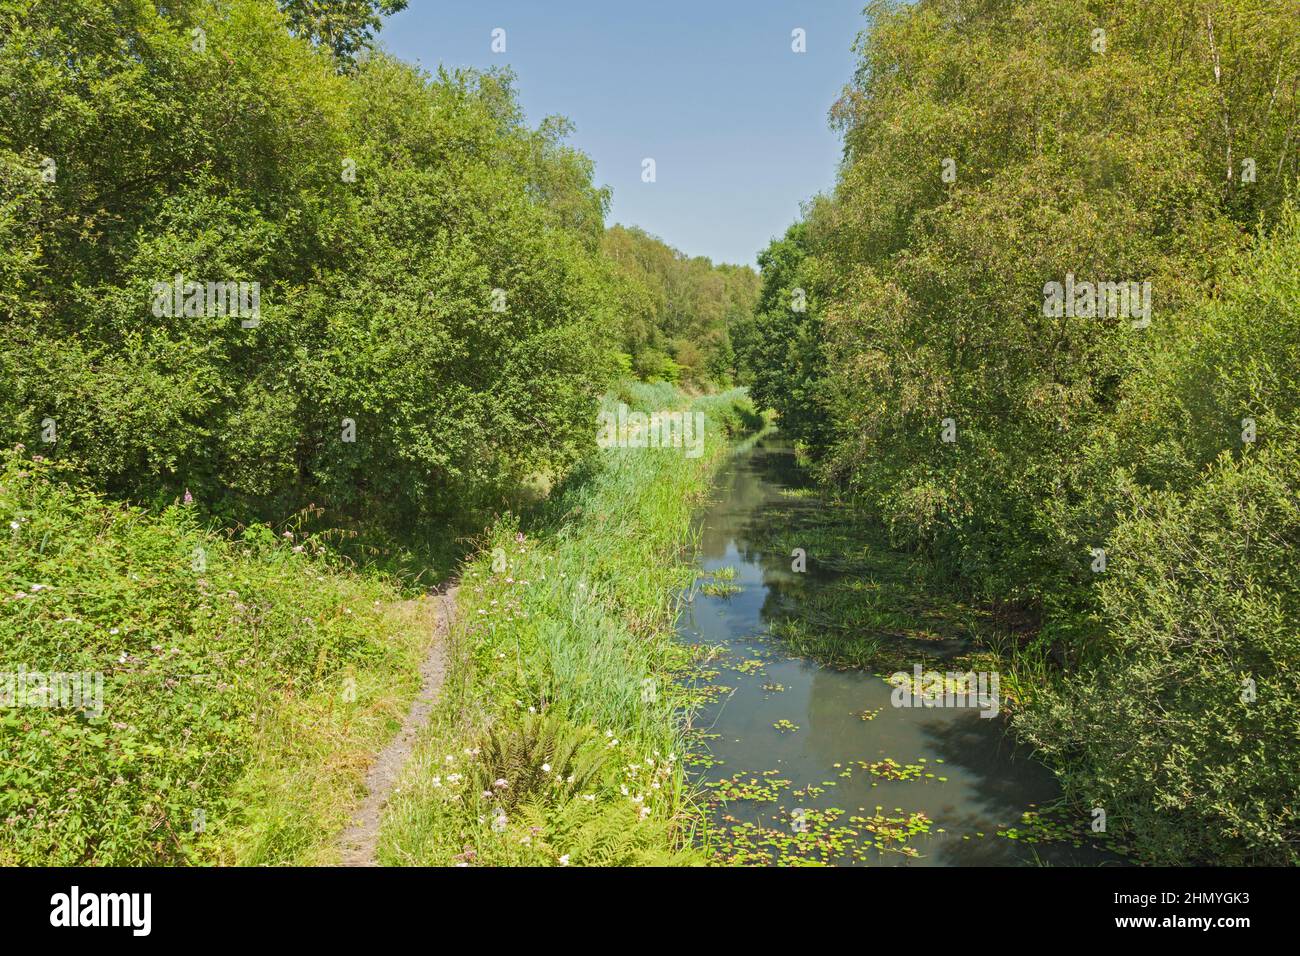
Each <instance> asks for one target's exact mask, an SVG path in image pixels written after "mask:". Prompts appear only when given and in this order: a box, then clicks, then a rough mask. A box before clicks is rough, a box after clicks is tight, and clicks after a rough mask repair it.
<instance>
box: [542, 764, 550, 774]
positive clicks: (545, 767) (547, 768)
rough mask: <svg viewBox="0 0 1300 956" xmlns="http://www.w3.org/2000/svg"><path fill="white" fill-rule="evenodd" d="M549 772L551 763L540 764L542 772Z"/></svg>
mask: <svg viewBox="0 0 1300 956" xmlns="http://www.w3.org/2000/svg"><path fill="white" fill-rule="evenodd" d="M550 772H551V765H550V764H549V763H544V764H542V773H550Z"/></svg>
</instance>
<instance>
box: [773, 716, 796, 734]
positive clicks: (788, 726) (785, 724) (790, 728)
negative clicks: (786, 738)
mask: <svg viewBox="0 0 1300 956" xmlns="http://www.w3.org/2000/svg"><path fill="white" fill-rule="evenodd" d="M772 726H773V727H775V728H776V729H777V730H779V731H781V733H783V734H785V733H794V732H795V731H796V730H798V729H799V725H798V724H795V723H791V722H790V721H788V720H786V719H785V718H784V717H782V718H781V719H780V720H778V721H777V722H776V723H774V724H773V725H772Z"/></svg>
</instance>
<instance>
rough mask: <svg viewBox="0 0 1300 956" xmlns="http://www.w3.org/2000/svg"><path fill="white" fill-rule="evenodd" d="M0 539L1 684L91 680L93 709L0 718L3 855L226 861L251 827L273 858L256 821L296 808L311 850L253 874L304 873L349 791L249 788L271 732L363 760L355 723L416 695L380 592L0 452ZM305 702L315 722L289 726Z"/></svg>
mask: <svg viewBox="0 0 1300 956" xmlns="http://www.w3.org/2000/svg"><path fill="white" fill-rule="evenodd" d="M0 527H2V528H3V535H4V537H5V539H6V544H5V547H4V548H3V549H0V585H2V586H3V591H4V597H3V598H2V599H0V674H4V675H13V674H16V673H17V672H18V671H19V670H20V669H22V668H25V669H26V670H27V671H29V672H33V671H35V672H40V673H43V674H55V673H90V674H100V675H102V705H103V706H102V712H101V713H100V715H99V716H94V714H93V713H83V712H82V711H80V710H75V709H71V708H67V707H43V706H35V705H32V704H31V702H30V701H28V702H27V705H26V706H13V707H8V706H7V707H4V708H0V752H3V753H4V754H5V759H4V761H3V762H0V856H10V857H12V859H14V860H16V861H17V862H20V863H27V864H39V865H69V866H70V865H87V864H94V865H119V866H122V865H141V864H176V863H205V862H231V861H232V860H235V859H238V858H239V856H240V853H241V852H245V851H246V847H245V845H244V844H245V843H246V842H247V841H245V840H243V839H241V838H240V835H241V834H242V833H243V832H244V831H245V830H247V829H248V828H249V827H253V826H256V827H258V828H259V829H260V830H261V831H262V839H264V840H267V841H270V842H272V843H274V842H275V839H276V837H275V829H276V827H275V824H274V822H273V820H271V821H268V820H267V819H266V816H267V814H271V815H272V816H274V814H276V813H279V812H280V811H282V810H283V809H284V807H286V806H293V807H295V808H296V816H297V818H298V825H299V826H300V827H303V828H305V829H306V830H307V831H308V832H309V833H310V838H309V840H307V841H305V842H303V841H299V843H298V844H297V845H296V847H295V848H294V850H293V852H291V853H289V854H288V855H280V856H275V855H272V856H271V857H270V858H269V859H263V860H262V861H261V862H278V863H288V862H295V861H299V862H301V861H302V860H303V859H309V860H310V859H314V857H312V856H310V855H307V854H308V853H309V852H314V851H315V850H316V849H317V847H318V846H319V843H320V841H321V840H322V839H328V835H329V833H330V832H331V831H330V829H329V828H330V827H331V826H332V825H335V824H338V823H340V822H341V821H339V820H337V819H336V818H331V816H330V813H331V812H333V811H332V810H331V808H330V807H329V805H328V804H329V802H330V801H331V800H332V801H334V802H344V803H346V802H350V801H351V798H352V791H351V789H350V788H351V787H352V786H355V784H356V782H357V781H356V780H354V779H344V778H343V777H338V776H331V772H332V771H330V770H329V768H327V767H322V766H321V765H319V764H318V765H317V766H316V767H315V769H314V770H312V771H311V773H310V774H308V775H307V776H306V777H303V778H299V779H300V780H302V782H304V783H309V784H310V785H309V786H308V787H307V789H306V791H305V792H296V793H292V794H287V795H286V794H276V793H275V792H273V791H268V790H267V789H266V788H265V787H263V786H261V785H260V784H259V782H258V780H256V779H253V778H249V779H245V777H246V775H247V774H250V773H253V772H254V771H258V769H259V767H267V766H270V765H271V763H272V762H273V759H272V758H273V756H274V755H271V754H268V749H270V748H269V743H270V737H271V736H272V735H275V734H285V735H286V736H292V738H293V739H294V741H295V745H296V746H299V747H301V746H304V745H308V744H309V743H310V742H311V741H314V740H315V739H316V738H317V737H318V736H319V734H320V733H321V732H322V731H321V729H320V726H327V727H329V728H331V729H330V730H329V733H330V734H331V735H332V737H331V740H330V744H331V747H332V748H333V751H334V753H335V754H336V755H338V754H341V753H343V751H344V750H345V749H346V748H349V747H351V746H352V745H353V743H354V740H353V738H354V737H355V736H356V735H357V734H358V733H361V732H363V731H364V733H367V734H369V735H370V741H369V742H370V743H371V744H372V745H373V744H374V742H375V740H376V739H377V738H382V736H383V735H384V734H385V733H386V732H388V730H389V728H388V724H387V723H386V720H385V719H381V720H379V721H378V722H375V723H373V724H371V725H369V726H367V722H368V718H366V717H362V716H361V715H363V714H366V713H368V712H370V711H372V710H375V709H376V702H377V700H381V699H382V698H383V696H384V694H386V693H391V692H392V689H393V688H394V687H403V686H405V688H406V692H407V695H408V696H409V694H410V692H412V691H413V690H414V686H413V684H412V681H411V673H412V671H413V670H414V659H413V653H412V652H413V651H414V653H416V654H418V641H419V635H421V634H422V633H423V632H422V630H417V631H415V632H414V633H415V635H416V636H417V640H416V641H415V642H412V641H411V640H410V639H409V637H402V636H400V635H398V634H396V633H395V629H394V624H393V621H392V619H391V618H389V617H387V616H385V615H384V614H383V612H382V610H381V604H387V602H388V601H390V600H391V599H392V598H393V597H394V596H395V595H394V594H393V592H392V590H391V589H390V588H389V587H387V586H385V585H383V584H382V583H380V582H378V581H376V580H374V579H362V578H359V577H355V576H353V575H351V574H348V573H345V572H343V571H342V570H340V569H337V568H335V567H332V566H331V565H330V564H329V563H328V562H327V561H326V559H325V557H324V555H323V550H324V549H323V548H322V547H321V546H320V544H319V543H318V542H315V541H313V540H312V539H310V538H301V537H299V538H298V539H297V540H290V537H292V533H290V534H289V536H286V535H280V536H278V537H277V536H276V535H275V534H274V533H273V532H271V531H270V529H268V528H266V527H265V526H253V527H250V528H248V529H247V530H246V531H245V533H244V534H243V535H242V536H241V537H240V538H239V539H230V538H228V537H227V536H224V535H214V534H211V533H208V532H205V531H203V530H201V528H200V527H199V526H198V524H197V521H196V518H195V509H194V508H193V507H184V506H178V507H172V508H169V509H167V510H166V511H164V512H162V513H161V514H159V515H156V516H150V515H147V514H145V513H143V512H141V511H139V510H137V509H134V508H130V507H126V506H122V505H117V504H112V503H110V502H107V501H105V500H104V499H103V498H101V497H100V496H98V495H95V494H91V493H88V492H84V491H80V490H77V489H75V488H74V487H71V486H69V485H67V484H65V483H63V482H62V481H60V480H59V475H58V470H57V469H56V468H55V466H54V465H52V463H50V462H48V461H44V460H39V459H29V458H27V457H25V456H23V455H21V454H16V453H13V452H4V453H3V456H2V457H0ZM347 678H352V679H353V680H354V681H355V682H356V684H355V686H356V688H357V692H356V695H355V697H354V699H353V700H352V701H351V702H349V701H348V700H347V699H346V696H345V694H344V691H345V680H346V679H347ZM385 685H387V686H385ZM19 693H21V691H19ZM309 702H310V703H311V706H313V707H315V708H317V710H316V713H315V714H314V715H313V720H312V722H311V724H308V725H304V726H294V725H292V724H291V723H286V721H285V715H286V714H287V713H288V712H290V711H292V710H294V709H295V708H300V707H303V706H305V705H307V704H308V703H309ZM341 714H349V715H352V718H351V720H350V722H349V723H347V724H345V725H338V724H337V720H336V718H337V717H338V716H339V715H341ZM386 716H387V715H386V714H385V715H384V717H385V718H386ZM317 724H319V725H320V726H316V725H317ZM281 770H283V767H282V768H281ZM344 776H346V775H344ZM276 800H280V801H281V802H280V803H279V804H278V807H279V809H277V804H276V803H275V801H276ZM199 814H201V817H200V816H198V815H199ZM196 820H198V821H199V822H201V824H202V825H201V826H196V825H195V823H196Z"/></svg>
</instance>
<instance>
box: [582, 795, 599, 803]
mask: <svg viewBox="0 0 1300 956" xmlns="http://www.w3.org/2000/svg"><path fill="white" fill-rule="evenodd" d="M582 799H584V800H586V801H587V802H588V803H591V801H593V800H595V799H596V795H595V794H594V793H584V794H583V795H582Z"/></svg>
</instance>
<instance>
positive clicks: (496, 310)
mask: <svg viewBox="0 0 1300 956" xmlns="http://www.w3.org/2000/svg"><path fill="white" fill-rule="evenodd" d="M364 6H365V7H366V8H367V9H369V5H364ZM299 7H300V9H301V11H304V14H303V15H306V13H311V14H312V15H315V13H320V14H321V15H322V16H327V17H332V16H334V15H335V14H336V13H339V12H340V11H343V12H346V10H345V9H344V8H343V7H341V6H339V5H337V4H326V5H299ZM295 9H298V8H295ZM347 9H351V8H347ZM358 9H360V8H358ZM0 18H3V19H4V30H5V33H6V40H5V43H4V44H3V45H2V46H0V85H2V86H3V87H4V89H5V90H6V91H8V102H7V103H6V109H5V111H4V112H3V114H2V115H0V189H3V192H2V193H0V236H3V238H4V247H3V252H0V278H3V280H4V283H3V285H4V291H3V292H0V307H3V308H4V310H5V320H4V322H3V326H0V439H4V440H6V441H8V442H9V443H11V444H12V443H13V442H17V441H24V442H26V443H27V444H29V445H35V444H36V442H37V441H38V438H39V432H40V422H42V421H43V420H45V419H46V418H50V419H53V420H54V421H55V422H56V423H57V429H58V441H57V444H55V445H53V446H52V447H48V448H47V449H46V451H47V453H48V454H51V455H53V456H54V457H57V458H62V459H68V460H75V461H77V462H79V463H80V464H81V465H82V466H83V468H84V470H85V473H86V474H87V475H88V476H89V478H90V479H91V480H92V481H93V482H94V483H95V485H96V486H98V487H101V488H103V489H105V490H107V491H108V492H110V493H111V494H113V495H115V496H119V497H127V498H130V499H133V500H137V501H140V502H148V503H154V504H166V503H167V502H171V501H174V500H176V499H177V498H178V497H180V496H181V495H182V494H183V493H184V491H185V490H187V489H188V490H190V491H191V492H192V493H193V494H194V495H195V497H196V499H197V500H198V501H199V502H200V504H201V506H202V507H204V508H206V509H209V510H211V511H212V512H213V513H215V514H217V515H219V516H221V517H222V518H224V519H226V520H229V521H251V520H278V519H280V518H283V517H284V516H285V515H287V514H290V513H293V512H296V511H298V510H300V509H302V508H303V507H305V506H307V505H308V504H311V503H316V504H322V505H324V506H325V507H326V509H327V513H326V514H325V515H324V516H323V520H325V521H327V522H329V523H331V524H334V525H338V524H344V523H348V522H354V521H360V520H364V521H365V522H366V523H367V524H369V525H372V526H377V525H381V524H387V525H389V526H390V527H401V528H410V527H413V526H425V525H429V524H433V523H438V522H439V521H440V519H445V518H446V517H447V515H448V514H449V513H450V512H451V511H452V510H453V509H454V510H458V511H460V512H462V513H464V512H468V511H472V510H473V509H474V508H476V507H481V506H486V505H488V504H495V503H499V502H501V501H502V500H503V499H504V497H505V496H506V494H507V492H508V490H509V489H511V488H513V486H514V485H516V484H517V483H518V482H519V481H520V480H521V479H522V478H523V477H525V476H527V475H531V474H534V473H538V472H542V473H546V472H551V473H560V472H562V471H563V470H564V469H565V468H567V467H568V466H569V465H570V464H571V463H572V462H574V461H576V460H577V458H578V457H579V456H580V455H581V454H582V453H584V452H585V450H586V449H587V448H589V447H590V444H591V441H592V436H593V434H594V421H593V419H592V416H591V414H590V409H591V407H592V406H593V404H594V403H595V401H596V399H597V397H598V395H599V394H600V393H601V391H602V390H603V388H604V387H605V385H606V383H607V380H608V375H609V372H610V370H611V369H612V363H611V361H610V357H609V350H608V347H606V346H602V344H601V343H602V342H607V341H610V340H611V339H612V338H613V337H614V336H613V332H612V330H613V329H614V314H615V313H614V308H615V306H616V297H615V296H614V294H613V291H612V290H613V287H614V280H613V278H612V276H611V273H610V270H609V268H608V265H607V264H606V263H605V261H604V260H603V259H602V258H601V255H600V252H599V245H600V241H601V234H602V232H603V217H604V213H605V209H606V206H607V203H608V194H607V193H606V192H605V191H603V190H598V189H596V188H595V187H594V186H593V185H592V184H591V179H590V177H591V163H590V161H589V160H588V159H587V158H586V157H584V156H582V155H581V154H579V153H577V152H576V151H574V150H572V149H571V148H569V147H567V146H565V145H564V142H563V137H564V135H565V134H566V132H567V127H566V125H565V124H564V122H563V121H562V120H558V119H552V120H547V121H545V122H543V123H542V124H541V126H540V127H539V128H538V129H535V130H533V129H529V128H527V127H526V126H525V125H524V124H523V121H522V118H521V114H520V110H519V107H518V104H517V101H516V98H515V94H514V92H513V86H512V83H513V81H512V78H511V76H510V75H509V74H503V73H486V74H480V73H473V72H468V71H466V72H456V73H439V74H438V76H436V77H430V76H428V75H427V74H424V73H422V72H420V71H418V70H416V69H414V68H412V67H408V66H406V65H403V64H401V63H399V62H397V61H396V60H393V59H391V58H390V57H387V56H383V55H374V56H370V57H368V58H366V59H365V60H364V62H362V63H360V64H358V65H357V67H356V69H355V71H353V72H351V73H349V74H348V75H343V76H340V75H336V74H335V73H334V71H333V68H332V66H333V60H332V58H331V55H330V54H329V53H327V52H324V51H321V50H317V49H314V48H313V46H312V45H311V44H310V43H309V42H308V41H307V40H306V39H302V38H295V37H293V36H291V35H290V33H289V32H288V31H286V29H285V25H284V20H283V18H282V16H281V14H280V13H278V12H277V11H276V9H275V5H274V3H272V2H271V0H231V2H226V3H223V4H221V5H220V6H217V5H210V4H207V3H202V2H189V3H184V4H180V5H168V8H167V12H166V14H163V13H160V12H158V11H157V10H156V9H155V8H154V6H153V5H151V4H145V3H142V2H135V0H131V2H109V0H71V2H70V4H58V5H54V4H48V3H40V2H36V0H7V2H6V3H5V5H4V6H3V7H0ZM331 22H332V21H331ZM199 25H201V26H202V28H203V30H204V31H206V32H205V34H204V37H205V39H204V42H203V43H202V44H199V45H198V46H197V47H196V42H197V41H195V40H194V38H193V35H192V33H191V30H192V29H195V28H197V27H198V26H199ZM329 30H334V27H329ZM330 36H335V34H334V33H331V34H330ZM330 42H334V41H332V40H331V41H330ZM46 157H48V158H50V159H52V160H54V161H55V163H56V166H57V175H56V176H55V179H54V181H53V182H45V181H44V180H43V179H42V176H41V170H42V166H41V163H42V162H43V160H44V158H46ZM351 164H355V181H349V175H350V173H349V170H350V169H352V166H351ZM177 275H181V276H183V277H185V279H188V280H191V281H198V282H205V281H206V282H213V281H236V280H239V281H248V282H253V281H256V282H258V283H260V289H261V295H260V300H261V315H260V324H259V325H258V326H257V327H255V328H246V327H243V326H242V323H241V321H240V319H239V318H236V317H232V316H229V315H216V316H210V315H207V314H202V315H176V316H168V315H157V314H155V311H156V310H155V306H156V304H157V303H156V301H155V300H156V298H157V296H156V294H155V291H154V288H153V286H154V284H155V283H159V282H171V281H173V278H174V277H175V276H177ZM497 289H500V290H502V295H503V298H500V299H498V296H497V293H496V292H495V291H494V290H497ZM345 418H346V419H350V420H351V421H353V422H354V423H355V436H356V440H355V442H347V441H344V440H343V428H344V426H343V420H344V419H345Z"/></svg>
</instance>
